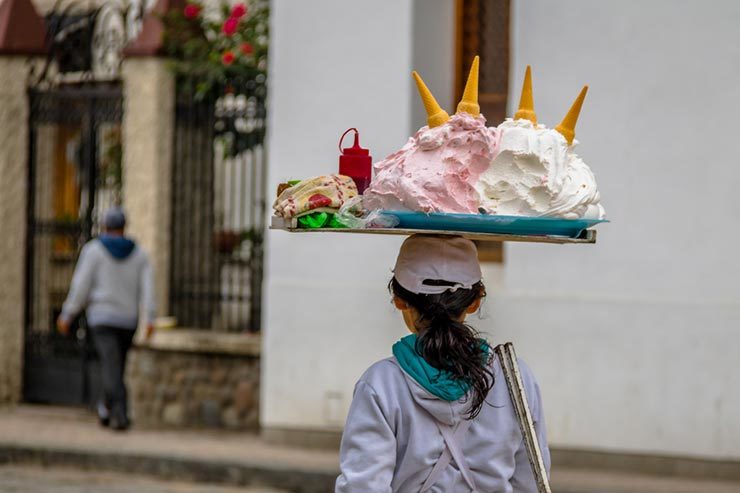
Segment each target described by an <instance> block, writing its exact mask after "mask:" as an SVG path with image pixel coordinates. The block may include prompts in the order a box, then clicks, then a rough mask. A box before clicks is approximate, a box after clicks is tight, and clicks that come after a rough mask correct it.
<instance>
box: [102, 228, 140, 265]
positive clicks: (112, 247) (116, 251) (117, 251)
mask: <svg viewBox="0 0 740 493" xmlns="http://www.w3.org/2000/svg"><path fill="white" fill-rule="evenodd" d="M98 239H99V240H100V243H102V244H103V246H104V247H105V249H106V250H108V252H109V253H110V254H111V255H112V256H113V257H114V258H115V259H117V260H123V259H125V258H127V257H128V256H129V255H131V252H133V251H134V249H135V248H136V243H134V242H133V241H131V240H129V239H128V238H125V237H123V236H114V235H108V234H102V235H100V236H99V237H98Z"/></svg>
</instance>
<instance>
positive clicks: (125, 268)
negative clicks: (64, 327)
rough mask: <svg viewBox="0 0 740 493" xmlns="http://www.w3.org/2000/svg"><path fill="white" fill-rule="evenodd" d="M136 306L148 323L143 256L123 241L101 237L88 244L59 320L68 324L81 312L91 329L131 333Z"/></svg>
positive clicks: (150, 291) (148, 278)
mask: <svg viewBox="0 0 740 493" xmlns="http://www.w3.org/2000/svg"><path fill="white" fill-rule="evenodd" d="M140 304H141V305H143V306H144V310H145V316H146V319H147V323H152V322H153V321H154V317H155V314H156V313H155V312H156V307H155V303H154V282H153V279H152V268H151V264H150V263H149V258H148V257H147V254H146V252H144V250H142V249H141V248H139V247H138V246H136V245H135V244H134V243H133V242H132V241H131V240H128V239H126V238H123V237H117V236H108V235H101V237H100V238H97V239H94V240H92V241H89V242H88V243H87V244H86V245H85V246H84V247H83V248H82V251H81V252H80V258H79V259H78V260H77V266H76V267H75V272H74V276H73V277H72V285H71V286H70V289H69V294H68V295H67V300H66V301H65V302H64V306H63V308H62V315H61V316H62V318H63V319H65V320H67V321H71V320H72V319H73V318H74V317H75V316H77V315H78V314H79V313H80V312H81V311H82V310H85V313H86V315H87V322H88V324H89V325H90V326H91V327H96V326H103V325H104V326H109V327H116V328H120V329H130V330H135V329H136V327H137V325H138V322H139V306H140Z"/></svg>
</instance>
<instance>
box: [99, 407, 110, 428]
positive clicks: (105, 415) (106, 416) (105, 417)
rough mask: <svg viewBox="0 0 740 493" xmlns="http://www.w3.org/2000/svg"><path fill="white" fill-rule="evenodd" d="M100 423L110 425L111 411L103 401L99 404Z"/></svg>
mask: <svg viewBox="0 0 740 493" xmlns="http://www.w3.org/2000/svg"><path fill="white" fill-rule="evenodd" d="M98 423H100V426H102V427H104V428H107V427H108V426H109V425H110V411H109V410H108V408H107V407H105V404H102V403H100V404H98Z"/></svg>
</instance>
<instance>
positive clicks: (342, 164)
mask: <svg viewBox="0 0 740 493" xmlns="http://www.w3.org/2000/svg"><path fill="white" fill-rule="evenodd" d="M350 132H354V133H355V141H354V144H353V145H352V147H345V148H342V141H343V140H344V137H346V136H347V134H348V133H350ZM339 151H340V152H341V155H340V156H339V174H341V175H345V176H349V177H350V178H352V179H353V180H354V181H355V184H356V185H357V189H358V191H359V192H360V193H362V192H364V191H365V189H366V188H367V187H368V185H370V179H371V177H372V157H371V156H370V150H369V149H365V148H363V147H360V132H358V131H357V129H356V128H350V129H347V131H346V132H344V133H343V134H342V137H341V138H340V139H339Z"/></svg>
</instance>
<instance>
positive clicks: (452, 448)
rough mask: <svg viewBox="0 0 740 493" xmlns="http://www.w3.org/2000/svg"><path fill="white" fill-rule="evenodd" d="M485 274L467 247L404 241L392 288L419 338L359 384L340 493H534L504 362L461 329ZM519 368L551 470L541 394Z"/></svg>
mask: <svg viewBox="0 0 740 493" xmlns="http://www.w3.org/2000/svg"><path fill="white" fill-rule="evenodd" d="M481 277H482V276H481V271H480V265H479V263H478V256H477V250H476V247H475V244H474V243H473V242H471V241H470V240H467V239H464V238H460V237H450V236H447V237H445V236H429V235H414V236H411V237H409V238H408V239H407V240H406V241H405V242H404V243H403V246H402V247H401V251H400V252H399V254H398V259H397V261H396V266H395V269H394V277H393V279H392V280H391V282H390V286H389V287H390V291H391V293H392V295H393V303H394V305H395V306H396V308H398V309H399V310H400V311H401V312H402V314H403V319H404V321H405V323H406V325H407V327H408V329H409V330H410V332H411V334H410V335H408V336H406V337H404V338H402V339H401V340H400V341H399V342H397V343H396V344H395V345H394V346H393V357H391V358H387V359H384V360H382V361H379V362H378V363H375V364H374V365H372V366H371V367H370V368H369V369H368V370H367V371H366V372H365V373H364V375H362V377H360V379H359V381H358V382H357V385H356V386H355V392H354V397H353V400H352V405H351V406H350V410H349V414H348V416H347V422H346V425H345V428H344V433H343V435H342V443H341V449H340V470H341V474H340V475H339V477H338V478H337V481H336V486H335V491H336V493H361V492H362V493H369V492H372V493H391V492H393V493H419V492H439V493H441V492H444V493H463V492H465V493H469V492H479V493H483V492H485V493H514V492H515V493H537V484H536V482H535V478H534V474H533V472H532V469H531V466H530V464H529V460H528V458H527V452H526V449H525V445H524V441H523V439H522V433H521V431H520V428H519V424H518V421H517V418H516V414H515V412H514V408H513V406H512V404H511V400H510V397H509V391H508V388H507V385H506V381H505V379H504V377H503V374H502V369H501V365H500V362H499V361H498V360H497V359H496V358H495V357H494V355H493V351H492V349H491V347H490V345H489V344H488V343H487V342H486V341H485V340H484V339H481V338H480V337H479V335H478V333H477V332H476V331H475V330H474V329H472V328H471V327H470V326H469V325H467V324H465V318H466V316H467V315H468V314H472V313H474V312H476V311H477V310H478V309H479V307H480V303H481V299H482V298H483V297H484V296H485V288H484V286H483V283H482V281H481ZM519 365H520V371H521V374H522V375H521V376H522V380H523V383H524V387H525V393H526V395H527V399H528V401H529V405H530V409H531V413H532V417H533V420H534V426H535V430H536V434H537V438H538V441H539V443H540V446H541V448H542V455H543V460H544V463H545V467H546V468H547V470H548V472H549V469H550V454H549V450H548V447H547V438H546V432H545V421H544V418H543V410H542V401H541V398H540V392H539V387H538V385H537V382H536V381H535V378H534V375H533V374H532V372H531V370H530V369H529V367H528V366H527V365H526V364H525V363H524V362H523V361H521V360H519Z"/></svg>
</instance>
